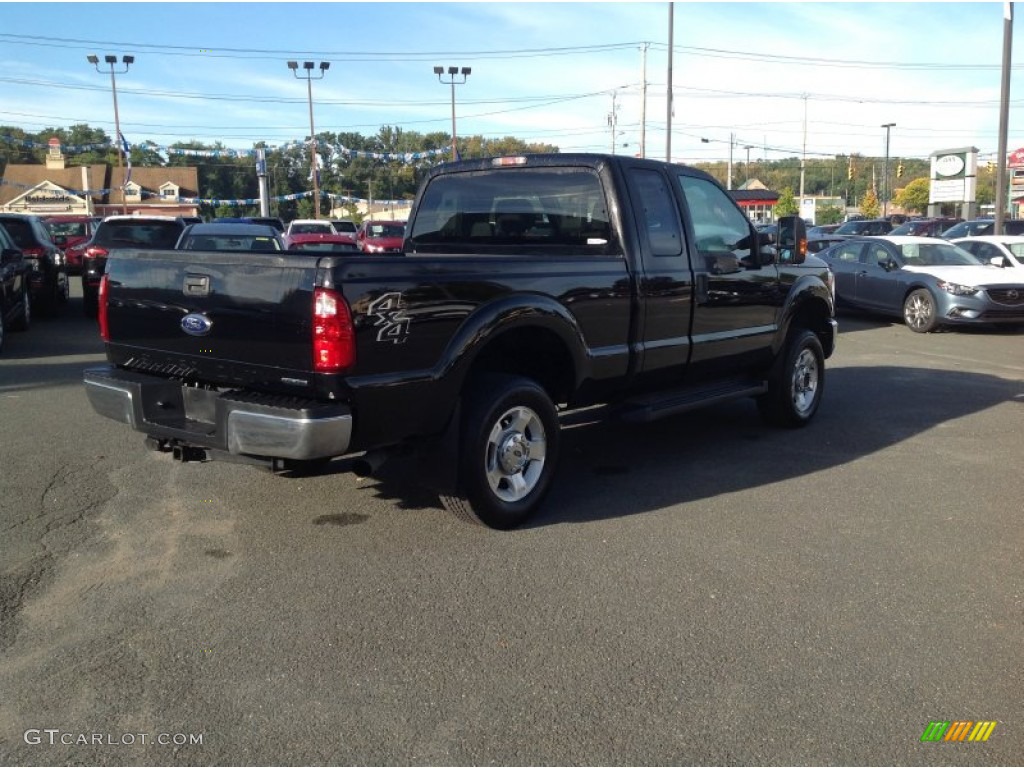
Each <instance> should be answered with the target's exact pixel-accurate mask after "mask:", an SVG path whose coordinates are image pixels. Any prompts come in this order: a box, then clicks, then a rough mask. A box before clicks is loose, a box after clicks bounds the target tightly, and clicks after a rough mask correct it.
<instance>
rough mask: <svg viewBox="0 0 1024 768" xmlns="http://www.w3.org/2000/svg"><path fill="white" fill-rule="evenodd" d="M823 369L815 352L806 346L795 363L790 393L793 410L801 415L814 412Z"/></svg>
mask: <svg viewBox="0 0 1024 768" xmlns="http://www.w3.org/2000/svg"><path fill="white" fill-rule="evenodd" d="M820 376H821V369H820V368H819V367H818V358H817V357H816V356H815V354H814V352H812V351H811V350H810V349H808V348H806V347H804V348H803V349H802V350H801V351H800V354H799V356H798V357H797V359H796V362H795V364H794V365H793V379H792V384H791V386H790V395H791V396H792V399H793V410H794V411H796V413H797V414H799V415H801V416H806V415H807V414H808V413H811V412H813V410H814V407H815V405H816V404H817V400H818V383H819V380H820Z"/></svg>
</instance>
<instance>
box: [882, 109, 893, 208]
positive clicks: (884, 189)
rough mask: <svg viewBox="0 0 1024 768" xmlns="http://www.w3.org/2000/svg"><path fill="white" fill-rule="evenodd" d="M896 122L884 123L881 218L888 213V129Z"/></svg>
mask: <svg viewBox="0 0 1024 768" xmlns="http://www.w3.org/2000/svg"><path fill="white" fill-rule="evenodd" d="M895 125H896V123H885V124H884V125H883V126H882V127H883V128H885V165H883V166H882V218H885V217H886V216H888V215H889V130H890V129H891V128H893V127H895Z"/></svg>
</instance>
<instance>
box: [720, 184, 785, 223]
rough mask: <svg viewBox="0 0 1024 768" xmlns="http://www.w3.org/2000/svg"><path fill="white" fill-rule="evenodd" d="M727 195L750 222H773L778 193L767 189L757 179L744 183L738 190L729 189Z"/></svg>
mask: <svg viewBox="0 0 1024 768" xmlns="http://www.w3.org/2000/svg"><path fill="white" fill-rule="evenodd" d="M729 194H730V195H732V199H733V200H735V201H736V203H737V204H738V205H739V207H740V208H742V209H743V212H744V213H745V214H747V218H748V219H750V220H751V221H753V222H757V223H762V222H763V223H765V224H768V223H770V222H773V221H775V206H776V204H777V203H778V202H779V193H778V192H773V191H772V190H770V189H768V188H767V187H765V185H764V184H762V183H761V182H760V181H758V180H757V179H751V180H750V181H747V182H745V183H744V184H743V186H742V187H740V188H739V189H730V190H729Z"/></svg>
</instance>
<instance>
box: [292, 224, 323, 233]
mask: <svg viewBox="0 0 1024 768" xmlns="http://www.w3.org/2000/svg"><path fill="white" fill-rule="evenodd" d="M288 234H290V235H319V234H324V235H333V234H334V230H333V229H332V228H331V225H330V224H327V223H324V224H292V228H291V229H289V230H288Z"/></svg>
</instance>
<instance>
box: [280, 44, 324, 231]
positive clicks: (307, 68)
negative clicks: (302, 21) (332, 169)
mask: <svg viewBox="0 0 1024 768" xmlns="http://www.w3.org/2000/svg"><path fill="white" fill-rule="evenodd" d="M330 67H331V62H329V61H321V62H320V77H313V62H312V61H304V62H302V71H303V72H305V75H303V76H302V77H299V63H298V62H297V61H289V62H288V69H290V70H291V71H292V74H293V75H295V78H296V79H298V80H302V79H303V78H305V80H306V93H307V94H308V96H309V173H310V176H311V177H312V179H313V218H314V219H319V218H320V168H319V167H318V166H319V163H317V161H316V145H317V141H316V130H315V129H314V128H313V81H314V80H323V79H324V75H326V74H327V70H328V69H330Z"/></svg>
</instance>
